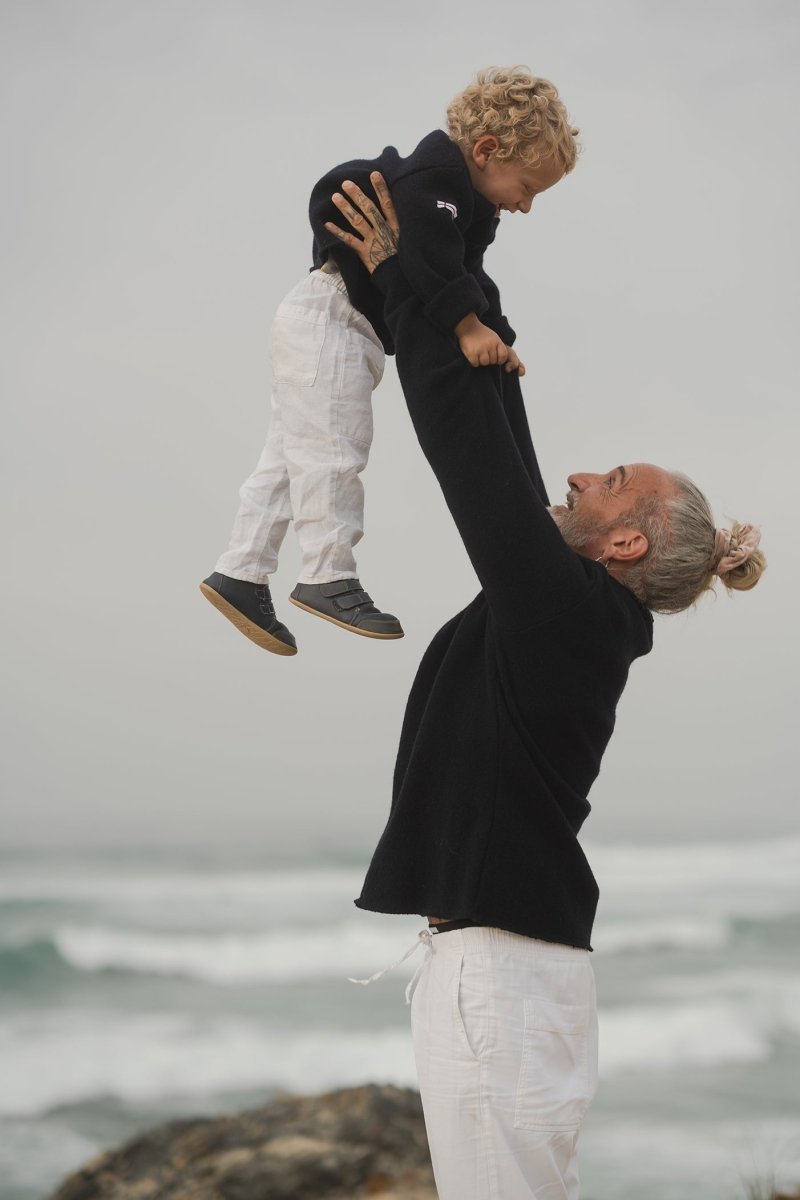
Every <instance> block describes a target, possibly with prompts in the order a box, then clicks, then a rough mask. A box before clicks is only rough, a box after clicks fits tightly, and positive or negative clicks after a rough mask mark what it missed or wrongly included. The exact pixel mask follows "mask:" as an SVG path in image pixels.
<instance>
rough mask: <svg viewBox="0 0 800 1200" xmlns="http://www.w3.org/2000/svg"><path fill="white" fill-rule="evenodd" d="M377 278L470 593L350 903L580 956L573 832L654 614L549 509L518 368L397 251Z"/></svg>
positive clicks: (403, 744) (420, 684) (414, 718)
mask: <svg viewBox="0 0 800 1200" xmlns="http://www.w3.org/2000/svg"><path fill="white" fill-rule="evenodd" d="M403 236H404V233H403V228H402V225H401V233H400V239H401V244H402V238H403ZM373 281H374V283H375V284H376V286H378V287H380V288H381V289H382V290H383V291H384V292H385V294H386V307H385V313H386V320H387V324H388V326H389V329H390V330H391V334H392V337H393V338H394V341H395V345H396V347H397V367H398V372H399V375H400V380H401V383H402V385H403V391H404V392H405V396H406V400H407V403H408V408H409V412H410V414H411V419H412V421H413V423H414V427H415V429H416V432H417V436H418V438H419V441H420V444H421V446H422V449H423V451H424V453H425V455H426V457H427V459H428V461H429V463H430V465H431V466H432V468H433V470H434V472H435V473H436V476H437V478H438V481H439V484H440V486H441V488H442V491H443V493H444V497H445V500H446V502H447V504H448V507H449V508H450V511H451V513H452V515H453V518H454V520H455V522H456V525H457V527H458V530H459V533H460V534H461V537H462V539H463V541H464V544H465V546H466V549H467V551H468V553H469V556H470V558H471V560H472V564H473V566H474V568H475V571H476V574H477V576H478V579H479V580H480V583H481V588H482V590H481V591H480V593H479V594H478V596H477V597H476V598H475V599H474V600H473V601H472V603H471V604H470V605H469V606H468V607H467V608H465V609H464V611H463V612H461V613H459V614H458V616H456V617H454V618H453V619H452V620H451V621H449V622H448V623H447V624H446V625H445V626H444V628H443V629H441V630H440V631H439V633H438V634H437V635H436V637H435V638H434V640H433V642H432V643H431V645H430V646H429V648H428V650H427V651H426V653H425V655H424V657H423V659H422V663H421V664H420V667H419V670H418V672H417V677H416V679H415V681H414V684H413V687H412V689H411V694H410V696H409V700H408V705H407V708H406V714H405V719H404V723H403V730H402V734H401V739H400V748H399V753H398V757H397V764H396V768H395V777H394V790H393V797H392V806H391V812H390V815H389V820H388V824H387V826H386V829H385V831H384V833H383V835H382V837H381V839H380V842H379V844H378V847H377V849H376V851H375V854H374V856H373V859H372V862H371V864H370V867H369V871H368V873H367V877H366V881H365V883H364V887H363V890H362V893H361V896H360V898H359V899H358V900H357V901H356V904H357V905H358V906H359V907H360V908H365V909H370V910H373V911H376V912H386V913H419V914H421V915H428V916H431V915H432V916H437V917H441V918H451V919H455V918H472V919H473V920H475V921H476V922H478V923H479V924H482V925H492V926H496V927H499V928H501V929H507V930H510V931H511V932H513V933H520V934H525V935H527V936H530V937H536V938H542V939H544V940H545V941H551V942H561V943H565V944H567V945H570V946H579V947H583V948H586V949H589V948H590V939H591V932H592V923H593V920H594V914H595V908H596V904H597V885H596V883H595V880H594V877H593V875H592V872H591V870H590V868H589V865H588V863H587V861H586V858H585V857H584V854H583V851H582V850H581V847H580V845H579V843H578V840H577V834H578V831H579V830H580V828H581V825H582V824H583V821H584V819H585V818H586V816H587V814H588V812H589V809H590V805H589V803H588V800H587V795H588V792H589V789H590V787H591V785H592V783H593V782H594V780H595V778H596V777H597V774H598V772H599V769H600V760H601V758H602V756H603V752H604V751H605V748H606V745H607V743H608V740H609V738H610V736H611V733H612V730H613V728H614V719H615V710H616V706H617V702H618V700H619V698H620V695H621V693H622V690H623V688H624V686H625V683H626V680H627V676H628V669H629V667H630V665H631V663H632V661H633V660H634V659H636V658H638V657H639V656H640V655H643V654H647V653H648V652H649V651H650V649H651V648H652V631H653V621H652V617H651V615H650V614H649V612H648V611H647V610H646V609H645V608H644V607H643V606H642V605H641V604H639V602H638V601H637V600H636V599H635V597H634V596H633V594H632V593H631V592H630V591H629V590H628V589H627V588H625V587H623V586H622V585H621V584H619V583H618V582H616V581H615V580H614V579H613V578H612V577H611V575H609V573H608V572H607V570H606V569H605V567H604V566H602V565H601V564H600V563H595V562H592V561H590V560H589V559H586V558H583V557H582V556H580V555H578V554H576V553H575V552H574V551H573V550H571V549H570V548H569V547H568V546H567V544H566V543H565V541H564V540H563V538H562V536H561V534H560V533H559V531H558V528H557V527H556V525H555V523H554V521H553V520H552V518H551V516H550V514H549V513H548V512H547V509H546V505H547V503H548V500H547V494H546V492H545V488H544V484H543V482H542V478H541V474H540V472H539V468H538V465H537V462H536V456H535V453H534V450H533V446H532V444H531V440H530V435H529V432H528V423H527V418H526V416H525V409H524V405H523V402H522V395H521V391H520V387H519V381H518V377H517V375H516V374H506V373H505V372H502V371H501V370H500V368H492V367H483V368H474V367H471V366H470V365H469V363H468V362H467V361H466V359H465V358H464V357H463V355H462V354H461V353H460V351H459V349H458V346H457V344H456V342H455V339H454V338H453V337H452V336H449V337H448V336H447V335H446V334H444V333H442V332H441V331H440V330H438V329H436V328H435V327H434V325H433V324H431V322H430V321H429V320H427V319H426V317H425V311H424V306H423V304H422V303H421V301H420V300H419V298H418V296H417V295H416V292H415V290H414V289H413V288H412V287H411V286H410V284H409V282H408V281H407V280H406V278H405V277H404V275H403V272H402V268H401V265H400V262H399V260H398V258H393V259H390V260H388V261H387V262H386V263H384V264H382V265H381V266H380V267H379V268H378V270H377V271H376V272H375V275H374V276H373Z"/></svg>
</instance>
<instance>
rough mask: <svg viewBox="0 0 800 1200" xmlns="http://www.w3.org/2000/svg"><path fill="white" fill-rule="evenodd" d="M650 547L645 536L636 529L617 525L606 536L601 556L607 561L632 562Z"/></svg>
mask: <svg viewBox="0 0 800 1200" xmlns="http://www.w3.org/2000/svg"><path fill="white" fill-rule="evenodd" d="M649 548H650V543H649V542H648V540H647V538H646V537H645V536H644V534H643V533H641V532H640V531H639V530H638V529H626V528H625V527H624V526H622V525H621V526H619V528H617V529H613V530H612V531H611V533H609V534H608V536H607V538H606V544H605V546H604V547H603V555H602V557H603V558H604V559H605V561H606V562H607V563H611V562H618V563H627V564H629V565H630V564H633V563H635V562H638V561H639V559H640V558H644V556H645V554H646V553H647V551H648V550H649Z"/></svg>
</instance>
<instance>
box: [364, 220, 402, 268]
mask: <svg viewBox="0 0 800 1200" xmlns="http://www.w3.org/2000/svg"><path fill="white" fill-rule="evenodd" d="M374 229H375V233H374V236H373V238H372V243H371V245H370V248H369V261H370V262H371V263H372V266H373V267H378V266H380V264H381V263H382V262H386V259H387V258H391V257H392V255H394V254H396V253H397V237H396V235H395V233H394V230H392V229H390V228H389V226H388V225H387V224H386V222H385V221H382V220H381V221H376V223H375V226H374Z"/></svg>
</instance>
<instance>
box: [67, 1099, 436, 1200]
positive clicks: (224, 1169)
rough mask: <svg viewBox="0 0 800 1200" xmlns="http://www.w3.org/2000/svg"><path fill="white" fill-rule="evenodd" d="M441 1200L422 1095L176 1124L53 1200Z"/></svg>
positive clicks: (275, 1104)
mask: <svg viewBox="0 0 800 1200" xmlns="http://www.w3.org/2000/svg"><path fill="white" fill-rule="evenodd" d="M366 1196H379V1197H381V1198H382V1200H436V1191H435V1189H434V1186H433V1175H432V1172H431V1165H430V1156H429V1153H428V1143H427V1139H426V1137H425V1126H424V1124H423V1120H422V1106H421V1104H420V1099H419V1095H418V1093H417V1092H414V1091H411V1090H407V1089H402V1088H395V1087H376V1086H373V1085H371V1086H368V1087H358V1088H346V1089H343V1090H341V1091H335V1092H329V1093H327V1094H325V1095H322V1096H282V1097H279V1098H278V1099H276V1100H274V1101H272V1102H271V1103H269V1104H267V1105H265V1106H264V1107H262V1108H256V1109H250V1110H249V1111H247V1112H242V1113H238V1114H236V1115H233V1116H223V1117H211V1118H202V1119H197V1120H193V1119H189V1120H185V1119H184V1120H178V1121H170V1122H168V1123H167V1124H165V1125H159V1126H157V1127H156V1128H154V1129H151V1130H149V1131H148V1132H146V1133H144V1134H141V1135H140V1136H138V1137H135V1138H133V1139H132V1140H131V1141H129V1142H127V1143H125V1145H123V1146H121V1147H120V1148H119V1149H117V1150H110V1151H108V1152H107V1153H105V1154H101V1155H99V1156H98V1157H97V1158H95V1159H93V1160H92V1161H91V1162H89V1163H87V1164H86V1166H84V1167H82V1168H81V1169H80V1170H79V1171H76V1172H74V1174H72V1175H70V1176H69V1178H68V1179H66V1180H65V1181H64V1182H63V1183H62V1184H61V1185H60V1187H58V1188H57V1190H56V1191H55V1192H54V1193H53V1194H52V1196H51V1200H345V1197H347V1200H355V1198H356V1197H366Z"/></svg>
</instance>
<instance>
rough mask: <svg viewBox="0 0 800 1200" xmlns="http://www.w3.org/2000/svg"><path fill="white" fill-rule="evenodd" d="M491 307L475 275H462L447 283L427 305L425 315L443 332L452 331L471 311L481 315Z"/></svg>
mask: <svg viewBox="0 0 800 1200" xmlns="http://www.w3.org/2000/svg"><path fill="white" fill-rule="evenodd" d="M488 307H489V304H488V301H487V299H486V297H485V296H484V294H483V291H482V290H481V287H480V285H479V283H478V281H477V279H476V278H475V276H474V275H461V276H460V277H459V278H458V279H452V280H451V281H450V283H447V284H445V286H444V287H443V288H442V289H441V291H439V292H437V293H436V295H435V296H434V297H433V299H432V300H429V301H428V303H427V304H426V305H425V316H426V317H427V318H428V320H429V321H431V322H432V323H433V324H434V325H436V326H438V328H439V329H441V331H442V333H452V332H453V330H454V329H455V327H456V325H457V324H458V323H459V321H462V320H463V319H464V317H466V316H469V314H470V313H475V315H476V316H478V317H479V316H480V315H481V313H485V312H486V309H487V308H488Z"/></svg>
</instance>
